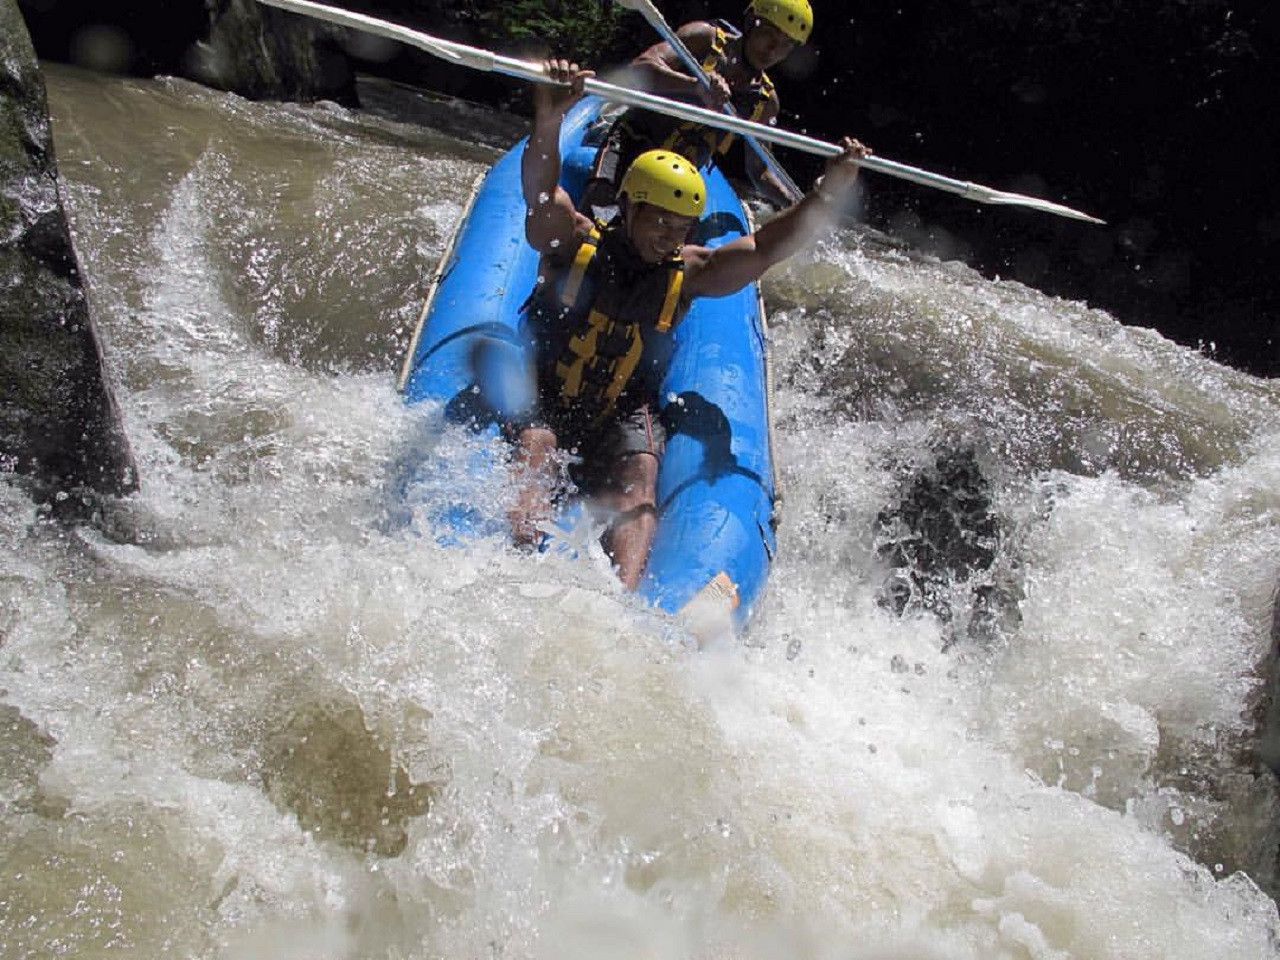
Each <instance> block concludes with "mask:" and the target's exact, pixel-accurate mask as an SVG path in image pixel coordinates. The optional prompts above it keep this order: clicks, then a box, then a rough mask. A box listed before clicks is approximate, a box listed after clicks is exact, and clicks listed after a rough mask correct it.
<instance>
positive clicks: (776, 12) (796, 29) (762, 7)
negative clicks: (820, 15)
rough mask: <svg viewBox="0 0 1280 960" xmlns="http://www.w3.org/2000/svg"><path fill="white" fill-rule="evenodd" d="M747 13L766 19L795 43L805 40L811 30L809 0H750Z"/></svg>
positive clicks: (811, 8)
mask: <svg viewBox="0 0 1280 960" xmlns="http://www.w3.org/2000/svg"><path fill="white" fill-rule="evenodd" d="M747 14H748V15H749V16H756V17H759V18H760V19H761V20H767V21H768V22H769V23H772V24H773V25H774V26H775V27H777V28H778V29H779V30H781V31H782V32H783V33H785V34H786V35H787V36H788V37H790V38H791V39H792V40H794V41H795V42H796V43H804V42H806V41H807V40H808V39H809V34H811V33H812V32H813V7H811V6H809V0H751V3H750V4H749V5H748V6H747Z"/></svg>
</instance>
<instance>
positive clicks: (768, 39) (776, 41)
mask: <svg viewBox="0 0 1280 960" xmlns="http://www.w3.org/2000/svg"><path fill="white" fill-rule="evenodd" d="M797 46H799V44H798V43H796V41H795V40H792V39H791V38H790V37H789V36H787V35H786V34H785V33H783V32H782V31H781V30H779V29H778V28H777V27H775V26H774V25H773V24H772V23H769V22H768V21H767V20H761V19H760V18H758V17H757V18H756V19H754V20H753V21H752V22H751V24H750V25H749V26H748V29H747V32H746V34H745V36H743V38H742V56H743V57H744V58H745V59H746V61H747V63H748V64H750V65H751V67H752V68H753V69H755V70H769V69H770V68H772V67H775V66H777V65H778V64H780V63H781V62H782V61H783V60H785V59H787V57H788V56H789V55H790V53H791V51H792V50H794V49H795V48H796V47H797Z"/></svg>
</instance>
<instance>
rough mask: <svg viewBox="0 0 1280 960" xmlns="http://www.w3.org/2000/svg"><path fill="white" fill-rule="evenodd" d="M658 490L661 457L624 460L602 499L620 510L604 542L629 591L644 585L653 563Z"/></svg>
mask: <svg viewBox="0 0 1280 960" xmlns="http://www.w3.org/2000/svg"><path fill="white" fill-rule="evenodd" d="M657 488H658V458H657V457H655V456H654V455H653V454H651V453H632V454H630V455H628V456H625V457H621V458H619V459H618V460H617V461H615V462H614V464H613V467H612V468H611V470H610V484H609V492H608V493H607V494H605V495H604V497H603V498H602V499H603V500H604V501H605V503H606V504H607V505H608V506H609V507H611V508H612V509H613V510H616V511H617V518H616V519H615V520H614V522H613V524H612V525H611V526H610V527H609V529H608V530H607V531H605V535H604V537H603V538H602V540H601V542H602V543H603V544H604V551H605V553H607V554H608V555H609V558H610V559H611V560H613V563H614V566H615V567H616V568H617V571H618V579H619V580H621V581H622V585H623V586H624V587H626V588H627V589H628V590H634V589H635V588H636V586H637V585H638V584H639V583H640V577H641V575H642V574H643V573H644V568H645V565H646V564H647V563H648V562H649V548H650V547H652V546H653V532H654V530H655V529H656V528H657V525H658V517H657Z"/></svg>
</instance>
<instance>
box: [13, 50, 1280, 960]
mask: <svg viewBox="0 0 1280 960" xmlns="http://www.w3.org/2000/svg"><path fill="white" fill-rule="evenodd" d="M47 79H48V83H49V87H50V98H51V107H52V112H53V119H54V136H55V142H56V146H57V150H58V160H59V164H60V172H61V176H62V185H63V189H64V195H65V200H66V203H67V206H68V212H69V216H70V218H71V221H72V227H73V232H74V235H75V240H76V244H77V248H78V253H79V256H80V262H81V265H82V267H83V270H84V272H85V275H86V277H87V281H88V285H89V291H90V297H91V301H92V304H93V308H94V311H95V316H96V318H97V322H98V325H99V329H100V333H101V335H102V339H103V342H104V349H105V353H106V363H107V368H108V370H107V372H108V376H109V378H110V380H111V381H112V383H113V385H114V388H115V390H116V393H117V398H118V400H119V402H120V404H121V407H122V409H123V414H124V421H125V427H126V430H127V432H128V435H129V438H130V441H131V443H132V446H133V450H134V453H135V455H136V458H137V461H138V465H139V470H140V475H141V482H142V487H141V491H140V492H139V493H138V494H137V495H136V496H135V497H132V498H131V499H130V500H129V501H128V502H126V503H124V504H122V505H121V506H119V507H118V508H116V509H114V510H113V511H111V513H110V514H109V516H108V520H107V523H106V524H105V525H103V526H102V527H101V528H99V529H90V528H84V529H78V530H74V531H67V530H63V529H61V528H59V527H57V526H55V525H53V524H51V523H49V522H47V521H44V520H42V519H41V518H40V516H39V514H38V511H37V510H36V508H35V506H34V505H33V504H32V503H31V501H29V500H28V499H27V498H26V497H25V496H24V495H23V494H22V493H21V492H20V491H19V489H18V488H17V487H16V486H14V485H12V484H10V483H8V482H5V483H3V484H0V539H2V540H3V550H2V551H0V721H3V722H0V813H2V815H3V820H2V821H0V823H2V825H0V830H2V831H3V835H2V837H0V955H3V957H4V958H6V960H34V958H51V957H72V958H77V960H90V958H92V960H98V958H103V960H106V958H114V957H129V958H131V960H153V958H169V957H173V958H184V960H185V958H201V960H437V958H438V960H544V958H545V960H550V958H557V960H587V958H590V960H632V958H635V960H640V958H646V960H683V958H699V960H701V958H708V960H710V958H715V960H727V958H735V960H810V958H811V960H890V958H892V960H908V958H910V960H1104V958H1107V960H1110V958H1114V960H1146V958H1150V960H1174V958H1176V960H1223V958H1232V960H1253V958H1268V957H1276V956H1278V955H1280V947H1278V943H1280V941H1278V939H1277V937H1278V935H1280V921H1278V920H1277V910H1276V905H1275V903H1274V901H1273V900H1272V899H1271V898H1270V897H1269V896H1268V895H1267V893H1266V892H1264V890H1266V889H1273V888H1274V885H1275V883H1276V876H1275V859H1276V854H1277V832H1276V829H1275V826H1274V824H1276V822H1277V810H1276V806H1275V799H1274V798H1275V783H1274V782H1273V779H1272V775H1271V774H1270V773H1269V772H1268V771H1265V770H1261V768H1258V767H1255V766H1254V765H1252V764H1251V763H1250V762H1249V760H1248V757H1247V750H1248V747H1249V744H1250V743H1251V742H1252V738H1253V737H1254V736H1255V729H1254V724H1255V717H1254V715H1253V707H1254V705H1255V703H1256V702H1257V699H1258V696H1259V693H1260V690H1259V683H1260V680H1259V679H1258V677H1259V674H1258V670H1257V668H1258V664H1259V663H1260V662H1261V661H1262V660H1263V659H1264V658H1265V656H1266V655H1267V653H1268V650H1269V646H1270V643H1271V638H1270V625H1271V603H1272V592H1273V590H1274V588H1275V585H1276V583H1277V580H1278V579H1280V384H1277V383H1275V382H1268V381H1262V380H1257V379H1253V378H1250V377H1247V376H1245V375H1243V374H1240V373H1237V372H1234V371H1232V370H1229V369H1226V368H1224V367H1222V366H1219V365H1217V364H1215V363H1213V362H1211V361H1210V360H1208V359H1206V358H1205V357H1203V356H1201V355H1199V354H1197V353H1195V352H1193V351H1189V350H1187V349H1184V348H1182V347H1178V346H1175V345H1173V344H1170V343H1168V342H1166V341H1165V340H1163V339H1161V338H1160V337H1159V336H1157V335H1156V334H1154V333H1152V332H1149V331H1146V330H1142V329H1138V328H1134V327H1126V326H1123V325H1122V324H1121V323H1119V322H1117V321H1116V320H1115V319H1113V318H1112V317H1110V316H1108V315H1106V314H1104V313H1101V312H1098V311H1094V310H1090V309H1088V308H1087V307H1085V306H1083V305H1081V304H1077V303H1071V302H1066V301H1061V300H1055V299H1050V298H1047V297H1045V296H1042V295H1040V294H1038V293H1036V292H1035V291H1033V290H1030V289H1027V288H1025V287H1022V286H1019V285H1017V284H1011V283H1002V282H991V281H987V280H984V279H982V278H981V277H979V276H977V275H976V274H974V273H973V272H972V271H970V270H968V269H967V268H965V267H963V266H960V265H958V264H953V263H944V262H938V261H936V260H932V259H929V258H927V257H923V256H919V255H912V254H909V253H907V252H904V251H902V250H898V249H895V248H894V247H893V246H891V245H889V244H885V243H881V242H877V241H876V240H875V239H874V238H872V237H870V236H865V235H863V234H861V233H854V232H846V233H842V234H839V235H838V236H836V237H835V238H833V239H832V241H831V242H829V243H826V244H824V245H822V246H821V247H820V248H819V249H818V250H816V251H814V252H813V253H812V254H809V255H805V256H802V257H800V258H798V259H797V260H796V261H795V262H793V263H791V264H789V265H788V266H787V267H786V268H785V269H782V270H779V271H778V273H777V274H776V275H775V276H771V277H769V278H768V280H767V282H766V284H765V293H766V299H767V302H768V303H769V305H770V308H771V316H772V323H773V332H774V338H775V341H776V342H775V346H774V350H775V360H776V364H777V373H778V395H777V406H778V444H779V457H780V462H781V470H782V479H783V481H784V483H785V486H786V493H787V497H786V505H785V509H784V515H783V523H782V526H781V528H780V531H779V539H780V554H779V557H778V560H777V563H776V566H775V569H774V572H773V575H772V579H771V581H770V586H769V588H768V591H767V596H766V599H765V600H764V602H763V604H762V608H761V609H760V611H759V615H758V617H757V618H756V620H755V622H754V625H753V627H752V629H751V630H750V631H749V632H748V634H747V635H746V636H745V637H743V638H742V639H741V640H740V641H738V642H737V643H734V644H729V645H721V646H716V647H713V648H711V649H705V650H701V651H699V650H695V649H693V648H692V647H691V645H690V644H689V643H688V642H686V640H685V638H684V637H683V636H682V635H681V633H680V632H679V631H678V630H676V629H674V628H673V627H672V625H671V624H669V623H668V622H667V621H666V620H665V619H664V618H662V617H659V616H657V615H655V614H654V613H652V612H650V611H646V610H644V609H642V608H640V607H639V606H637V605H636V604H635V603H633V602H632V601H630V600H629V598H628V597H626V596H625V595H623V594H621V593H620V592H619V591H618V589H617V588H616V587H615V586H614V584H613V580H612V578H611V576H610V575H609V573H608V571H607V570H604V569H602V568H601V566H600V565H599V564H597V563H592V562H589V561H588V562H583V561H576V562H575V561H571V560H568V559H565V558H562V557H555V556H534V557H531V556H528V555H525V554H521V553H518V552H516V551H514V550H512V549H509V548H508V547H506V546H505V545H503V544H502V543H500V542H479V543H477V544H475V545H473V546H469V547H466V548H447V547H442V546H439V545H437V544H436V543H435V542H434V541H433V540H432V539H431V538H430V537H422V536H415V535H413V534H412V533H408V532H405V531H404V530H401V529H397V528H395V527H394V526H388V525H387V524H386V523H385V522H384V519H385V517H386V515H387V514H388V512H389V511H392V510H393V508H394V507H395V504H393V503H390V502H389V497H390V496H391V495H390V493H389V490H390V489H391V483H390V478H391V476H392V474H393V472H394V469H395V465H396V463H397V462H399V460H400V459H401V458H403V457H404V456H405V455H406V453H407V452H409V451H412V450H413V449H414V447H415V445H417V444H428V443H449V442H453V441H452V440H451V439H450V438H448V437H446V438H444V439H441V438H440V437H439V436H438V432H437V431H436V430H435V429H434V428H433V427H432V426H431V424H432V423H433V422H434V421H432V416H433V415H432V414H431V413H430V412H429V411H423V410H415V409H406V408H405V407H404V406H403V405H402V404H401V402H400V400H399V398H398V396H397V395H396V393H395V389H394V382H395V374H396V371H397V369H398V365H399V363H400V359H401V353H402V351H403V349H404V347H405V345H406V343H407V340H408V336H409V334H410V332H411V329H412V325H413V323H414V321H415V320H416V317H417V312H418V310H419V308H420V301H421V297H422V294H423V292H424V290H425V280H426V277H427V276H428V274H429V272H430V271H431V270H432V269H434V266H435V263H436V260H437V258H438V257H439V255H440V251H441V250H442V248H443V246H444V244H445V242H446V240H447V238H448V236H449V234H450V231H451V230H452V228H453V226H454V224H455V222H456V221H457V219H458V217H459V216H460V212H461V204H462V202H463V200H464V199H465V196H466V192H467V188H468V186H469V184H470V182H471V181H472V179H473V178H474V177H475V175H476V174H478V173H479V172H481V171H482V170H483V169H484V167H485V165H486V164H487V163H489V162H491V161H492V159H493V158H494V157H495V156H496V155H497V152H496V149H495V146H496V145H498V144H501V142H502V140H501V139H500V138H499V139H497V140H494V139H492V138H490V137H488V136H486V137H485V139H484V141H483V142H476V141H474V140H473V141H467V140H461V139H456V138H455V137H453V136H449V135H446V134H445V133H443V132H438V131H433V130H431V129H427V128H423V127H419V126H414V125H409V124H406V123H401V122H395V121H392V120H389V119H382V118H379V117H377V116H372V115H369V114H361V113H353V112H349V111H346V110H343V109H340V108H337V107H334V106H332V105H323V104H322V105H316V106H308V107H301V106H281V105H271V104H254V103H249V102H245V101H243V100H240V99H238V98H236V97H233V96H229V95H224V94H220V93H215V92H211V91H209V90H206V89H203V88H200V87H197V86H194V85H190V84H186V83H182V82H176V81H155V82H152V81H137V80H121V79H114V78H107V77H102V76H95V75H92V74H87V73H81V72H74V71H71V70H69V69H65V68H54V67H50V68H49V69H48V74H47ZM457 109H458V111H459V113H458V114H457V122H456V124H454V129H455V130H462V129H474V130H476V131H477V132H478V131H480V130H481V129H486V128H487V125H490V124H491V123H492V120H491V118H489V117H487V116H485V115H482V114H480V113H479V112H475V113H472V114H469V113H468V112H467V111H466V110H465V109H464V108H457ZM869 187H870V188H872V189H874V183H873V182H872V183H869ZM996 215H999V214H996ZM424 424H425V426H424ZM948 465H950V466H948ZM957 465H958V466H957ZM953 466H954V467H955V468H956V469H957V470H959V471H960V472H961V473H965V471H966V470H967V471H968V472H967V473H965V475H966V476H969V477H970V478H973V477H978V478H979V480H980V482H977V483H976V484H975V486H974V490H975V491H976V492H974V493H973V498H971V499H970V500H967V501H965V503H968V504H969V505H970V506H973V508H974V509H973V514H974V517H976V518H978V519H979V520H980V521H982V524H985V525H982V524H980V534H979V535H976V540H975V541H974V542H973V543H971V544H970V546H974V550H975V553H976V554H977V555H981V556H982V557H985V558H986V559H985V560H983V561H982V562H977V561H975V562H973V563H970V564H969V566H968V567H966V568H965V569H964V570H962V571H961V575H960V576H959V577H958V578H957V577H956V576H949V575H947V574H946V572H945V571H944V572H943V573H941V574H938V575H936V576H933V577H932V579H931V577H930V576H928V575H925V574H927V573H928V571H922V570H921V569H920V568H918V567H917V568H914V569H913V568H911V567H909V566H908V567H907V568H905V569H900V570H898V571H897V573H896V574H895V573H893V571H891V570H890V567H891V566H892V565H893V563H894V560H893V556H894V555H893V553H892V550H891V549H889V548H888V547H887V546H886V545H887V544H891V543H892V542H894V541H895V537H896V538H897V539H898V540H901V539H902V537H903V536H905V535H906V534H904V533H903V529H904V528H903V527H902V526H901V524H902V523H904V522H905V521H904V520H903V513H902V511H901V509H899V508H900V506H901V505H902V504H903V502H904V495H905V494H906V493H907V492H909V491H910V490H912V489H913V488H914V489H918V490H919V489H924V488H919V487H914V486H913V485H915V484H917V481H918V480H919V479H920V478H925V479H926V480H927V479H929V478H935V479H936V478H937V477H938V476H940V475H943V474H945V473H946V471H947V470H948V469H950V467H953ZM945 486H946V485H945V484H943V487H945ZM974 498H976V499H974ZM924 499H925V500H927V499H928V497H927V496H926V497H924ZM975 504H976V506H975ZM943 513H944V514H948V513H950V515H952V516H955V507H954V504H953V505H952V506H951V507H945V506H944V508H943ZM895 517H896V518H897V519H896V520H895V519H894V518H895ZM961 519H963V518H961ZM895 523H896V524H898V525H897V526H895ZM894 531H897V533H895V532H894ZM975 544H976V546H975ZM895 584H896V585H897V588H898V590H899V593H898V596H899V597H900V598H901V601H902V604H903V607H904V609H903V610H902V612H901V614H899V613H898V612H897V611H896V610H895V609H894V608H893V603H892V602H890V600H889V597H890V595H891V593H892V589H891V588H892V587H893V585H895ZM887 585H888V586H887ZM1260 770H1261V772H1259V771H1260Z"/></svg>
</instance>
